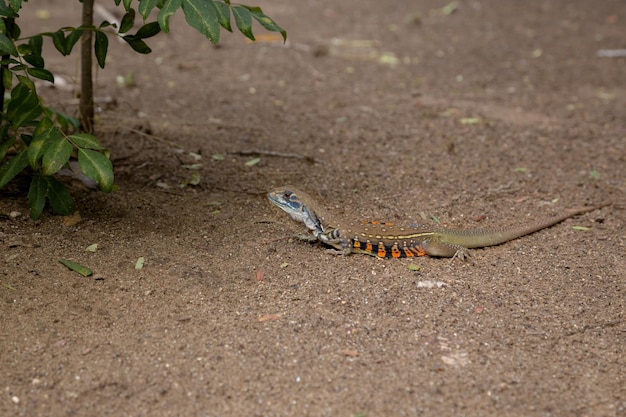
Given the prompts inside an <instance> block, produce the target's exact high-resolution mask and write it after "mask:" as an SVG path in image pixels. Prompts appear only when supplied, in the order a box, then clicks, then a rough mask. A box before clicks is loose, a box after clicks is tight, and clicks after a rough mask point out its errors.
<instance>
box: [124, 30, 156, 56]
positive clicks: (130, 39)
mask: <svg viewBox="0 0 626 417" xmlns="http://www.w3.org/2000/svg"><path fill="white" fill-rule="evenodd" d="M122 39H124V40H125V41H126V42H127V43H128V44H129V45H130V47H131V48H133V50H135V51H137V52H139V53H140V54H149V53H150V52H152V49H150V47H149V46H148V45H147V44H146V43H145V42H144V41H142V40H141V39H137V38H136V37H135V35H126V36H124V37H122Z"/></svg>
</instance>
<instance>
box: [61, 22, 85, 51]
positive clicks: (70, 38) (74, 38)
mask: <svg viewBox="0 0 626 417" xmlns="http://www.w3.org/2000/svg"><path fill="white" fill-rule="evenodd" d="M82 34H83V29H81V28H78V29H74V28H72V31H71V32H70V34H69V35H67V38H65V51H66V52H67V53H66V55H69V54H70V53H71V52H72V48H74V45H76V42H78V40H79V39H80V37H81V36H82Z"/></svg>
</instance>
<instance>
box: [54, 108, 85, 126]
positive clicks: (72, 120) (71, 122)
mask: <svg viewBox="0 0 626 417" xmlns="http://www.w3.org/2000/svg"><path fill="white" fill-rule="evenodd" d="M50 110H53V109H50ZM53 112H54V114H55V115H56V119H57V123H59V125H60V126H61V129H63V130H65V131H67V130H70V128H72V129H78V128H79V127H80V120H79V119H77V118H76V117H73V116H70V115H69V114H65V113H62V112H60V111H55V110H53Z"/></svg>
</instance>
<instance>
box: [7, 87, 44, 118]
mask: <svg viewBox="0 0 626 417" xmlns="http://www.w3.org/2000/svg"><path fill="white" fill-rule="evenodd" d="M28 84H29V82H22V81H21V79H20V83H19V84H18V85H16V86H15V88H14V89H13V90H12V91H11V101H9V104H8V107H7V118H8V119H9V121H10V122H11V124H12V125H13V128H14V129H16V130H17V129H18V128H19V127H20V126H24V125H25V124H28V123H30V122H32V121H34V120H35V119H37V117H39V115H40V114H41V112H42V111H43V110H42V108H41V106H40V105H39V97H38V96H37V93H36V92H34V91H32V90H31V89H30V88H29V85H28ZM30 84H32V82H30Z"/></svg>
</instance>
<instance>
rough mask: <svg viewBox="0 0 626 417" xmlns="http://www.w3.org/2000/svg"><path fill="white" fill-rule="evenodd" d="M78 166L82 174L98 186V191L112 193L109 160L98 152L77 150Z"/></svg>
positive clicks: (111, 171)
mask: <svg viewBox="0 0 626 417" xmlns="http://www.w3.org/2000/svg"><path fill="white" fill-rule="evenodd" d="M78 166H80V170H81V171H82V172H83V174H85V175H86V176H88V177H89V178H91V179H92V180H94V181H95V182H96V183H97V184H98V185H99V186H100V190H102V191H103V192H105V193H110V192H111V191H113V185H114V184H113V165H112V164H111V161H110V160H109V158H107V157H106V156H104V155H102V154H101V153H100V152H96V151H92V150H89V149H79V150H78Z"/></svg>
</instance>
